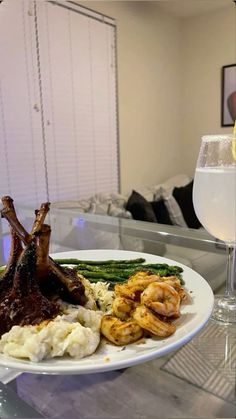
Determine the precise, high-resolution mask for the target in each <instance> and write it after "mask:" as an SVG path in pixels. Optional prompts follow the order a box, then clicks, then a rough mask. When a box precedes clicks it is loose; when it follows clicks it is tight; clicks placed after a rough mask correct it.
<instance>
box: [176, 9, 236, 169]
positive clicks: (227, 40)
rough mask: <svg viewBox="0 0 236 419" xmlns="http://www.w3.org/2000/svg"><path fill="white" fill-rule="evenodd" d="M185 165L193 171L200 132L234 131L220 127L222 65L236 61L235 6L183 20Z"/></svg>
mask: <svg viewBox="0 0 236 419" xmlns="http://www.w3.org/2000/svg"><path fill="white" fill-rule="evenodd" d="M182 36H183V44H182V45H183V64H184V65H183V72H182V80H181V85H182V86H183V96H182V100H183V106H182V109H183V115H182V122H181V125H180V128H181V132H182V135H181V141H182V146H183V148H182V156H183V168H184V171H185V172H186V173H188V174H189V175H193V172H194V166H195V164H196V160H197V155H198V151H199V146H200V139H201V136H202V135H204V134H218V133H228V132H232V128H228V127H221V68H222V66H223V65H228V64H234V63H236V7H235V5H234V3H233V2H231V4H230V3H229V7H226V8H223V9H221V10H219V11H217V12H214V13H207V14H205V15H204V16H199V17H195V18H191V19H187V20H184V21H183V25H182Z"/></svg>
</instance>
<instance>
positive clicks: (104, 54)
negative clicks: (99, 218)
mask: <svg viewBox="0 0 236 419" xmlns="http://www.w3.org/2000/svg"><path fill="white" fill-rule="evenodd" d="M3 6H4V7H3ZM0 13H1V15H0V18H1V20H2V21H3V22H4V21H5V26H4V28H3V26H2V24H1V25H0V34H1V35H2V33H4V40H3V42H2V36H1V57H4V59H3V60H2V61H4V69H3V68H2V65H1V79H0V81H1V83H0V100H1V102H0V109H1V116H0V118H1V127H0V130H1V131H0V138H1V140H0V141H1V143H0V144H1V150H2V153H3V154H4V165H2V166H1V169H0V170H1V171H0V175H1V180H0V185H1V194H2V195H3V194H6V193H7V194H11V195H12V196H13V197H14V198H15V199H16V200H18V201H24V202H26V201H27V202H30V203H33V204H35V205H36V204H37V205H38V204H39V203H40V202H42V201H43V200H45V199H47V200H50V201H51V202H53V201H58V200H73V199H76V200H78V199H81V198H86V197H88V196H90V195H93V194H94V193H96V192H107V193H110V192H117V191H118V190H119V156H118V136H117V97H116V62H115V23H114V21H113V19H111V18H108V17H106V16H102V15H99V14H97V13H95V12H93V11H89V10H87V9H85V8H82V7H81V6H77V5H75V4H73V2H67V1H66V2H62V1H60V2H56V1H30V0H25V1H22V0H20V1H18V0H17V1H14V0H11V1H9V0H4V2H3V3H2V4H1V5H0ZM3 15H4V18H2V17H3ZM11 21H14V25H15V31H14V32H13V31H12V27H11V25H10V24H9V22H11ZM16 38H17V40H16ZM2 48H3V52H4V54H3V55H2ZM4 49H5V51H4ZM9 51H10V53H9ZM13 61H14V64H13V63H12V62H13ZM18 62H19V63H20V65H18V64H17V63H18ZM16 68H17V70H16ZM19 70H20V71H19ZM13 115H14V116H13Z"/></svg>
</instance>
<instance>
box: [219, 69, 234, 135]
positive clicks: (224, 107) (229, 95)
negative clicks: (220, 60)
mask: <svg viewBox="0 0 236 419" xmlns="http://www.w3.org/2000/svg"><path fill="white" fill-rule="evenodd" d="M221 93H222V96H221V126H222V127H231V126H233V125H234V122H235V120H236V64H230V65H225V66H223V67H222V92H221Z"/></svg>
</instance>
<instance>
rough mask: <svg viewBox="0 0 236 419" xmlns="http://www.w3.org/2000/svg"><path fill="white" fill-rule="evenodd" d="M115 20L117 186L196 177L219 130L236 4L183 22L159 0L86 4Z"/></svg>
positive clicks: (232, 54)
mask: <svg viewBox="0 0 236 419" xmlns="http://www.w3.org/2000/svg"><path fill="white" fill-rule="evenodd" d="M78 3H79V4H81V5H85V6H86V7H89V8H91V9H93V10H96V11H99V12H102V13H104V14H106V15H108V16H111V17H113V18H115V19H116V22H117V49H118V95H119V136H120V169H121V189H122V191H123V192H126V191H129V190H130V189H131V188H135V187H145V186H147V185H150V184H155V183H157V182H160V181H162V180H164V179H165V178H167V177H170V176H172V175H175V174H177V173H180V172H182V173H183V172H187V173H188V174H189V175H193V173H194V166H195V163H196V158H197V153H198V149H199V145H200V137H201V135H202V134H209V133H217V132H230V129H227V128H220V94H221V92H220V71H221V67H222V65H225V64H231V63H233V62H236V59H235V49H236V46H235V13H234V11H235V6H234V4H233V3H232V4H231V5H230V6H229V7H227V8H226V9H221V10H220V11H217V12H215V13H210V14H207V15H205V16H200V17H196V18H191V19H187V20H182V19H178V18H175V17H173V16H170V15H169V14H167V13H166V12H163V11H161V9H160V7H159V5H158V1H156V2H148V1H144V2H143V1H137V2H136V1H132V2H131V1H109V2H108V1H104V2H103V1H85V2H80V1H78Z"/></svg>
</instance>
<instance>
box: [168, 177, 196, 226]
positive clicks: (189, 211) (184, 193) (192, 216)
mask: <svg viewBox="0 0 236 419" xmlns="http://www.w3.org/2000/svg"><path fill="white" fill-rule="evenodd" d="M192 195H193V181H191V182H190V183H189V184H188V185H186V186H182V187H179V188H177V187H176V188H174V190H173V196H174V198H175V199H176V201H177V202H178V204H179V206H180V208H181V211H182V214H183V217H184V219H185V221H186V223H187V226H188V227H190V228H199V227H201V223H200V221H199V220H198V218H197V216H196V213H195V210H194V206H193V198H192Z"/></svg>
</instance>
